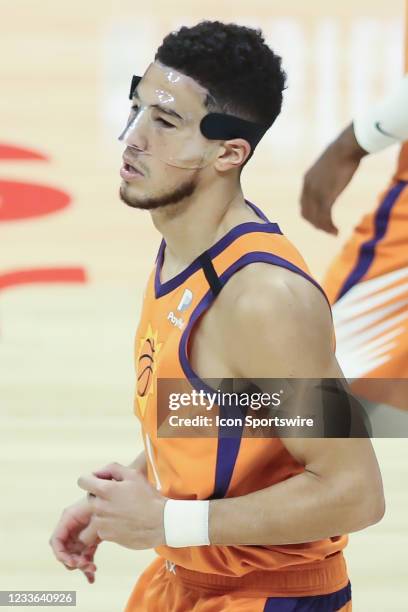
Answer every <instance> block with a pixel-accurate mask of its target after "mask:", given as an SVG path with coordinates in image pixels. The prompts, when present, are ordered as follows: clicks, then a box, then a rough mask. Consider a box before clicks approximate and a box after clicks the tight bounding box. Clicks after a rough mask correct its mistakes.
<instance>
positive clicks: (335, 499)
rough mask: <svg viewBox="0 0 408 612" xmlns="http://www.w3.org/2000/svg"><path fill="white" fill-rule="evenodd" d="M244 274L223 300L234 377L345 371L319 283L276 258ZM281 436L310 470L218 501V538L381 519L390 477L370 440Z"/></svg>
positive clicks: (341, 527)
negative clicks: (275, 264) (274, 264)
mask: <svg viewBox="0 0 408 612" xmlns="http://www.w3.org/2000/svg"><path fill="white" fill-rule="evenodd" d="M239 274H240V275H241V284H238V283H237V284H235V287H236V288H238V287H241V288H242V287H245V292H242V290H240V291H235V288H234V286H232V287H231V291H225V296H224V298H225V299H226V303H225V306H228V303H227V302H228V300H229V301H230V302H231V304H230V306H232V307H231V308H229V309H226V308H223V309H222V312H223V313H225V320H223V321H222V329H223V330H224V331H225V337H224V338H223V341H224V343H225V346H228V355H229V356H230V360H231V361H230V363H229V365H230V367H231V369H232V370H233V371H234V373H235V374H234V376H235V377H236V378H245V379H248V378H251V379H254V380H255V379H260V378H272V377H273V378H317V379H320V378H336V379H338V378H340V379H343V380H344V377H343V374H342V372H341V370H340V367H339V365H338V363H337V361H336V358H335V355H334V352H333V345H332V320H331V315H330V309H329V306H328V304H327V302H326V300H325V298H324V297H323V295H322V294H321V292H320V290H319V289H317V288H316V287H314V286H313V285H312V284H311V283H309V282H308V281H305V279H303V278H302V277H301V276H298V275H296V274H293V273H292V272H289V271H287V270H281V269H276V270H275V271H274V273H273V274H271V271H270V266H269V265H268V264H254V265H253V266H249V267H248V268H246V269H244V270H242V271H241V272H240V273H238V274H237V275H236V277H238V275H239ZM242 275H245V278H243V277H242ZM234 280H235V279H231V281H230V283H233V281H234ZM242 280H244V282H243V283H242ZM237 281H238V278H237ZM226 289H227V288H226ZM254 295H255V296H256V299H254V297H253V296H254ZM222 316H223V317H224V315H222ZM237 329H239V330H240V332H239V334H237ZM281 441H282V443H283V444H284V446H285V447H286V448H287V450H288V451H289V452H290V453H291V455H292V456H293V457H294V458H295V459H296V460H297V461H298V462H299V463H300V464H302V465H303V466H304V472H302V473H300V474H298V475H296V476H294V477H292V478H289V479H287V480H285V481H283V482H279V483H278V484H275V485H273V486H270V487H268V488H265V489H263V490H260V491H256V492H254V493H251V494H248V495H244V496H241V497H235V498H226V499H220V500H212V501H211V502H210V507H209V517H210V518H209V539H210V543H211V544H218V545H234V544H237V545H239V544H248V545H250V544H254V545H256V544H258V545H267V544H276V545H279V544H297V543H303V542H310V541H315V540H320V539H323V538H328V537H331V536H336V535H339V534H344V533H350V532H354V531H358V530H360V529H364V528H365V527H368V526H369V525H372V524H374V523H376V522H378V521H379V520H380V519H381V518H382V516H383V514H384V509H385V502H384V494H383V487H382V480H381V474H380V470H379V467H378V464H377V460H376V457H375V454H374V450H373V447H372V444H371V441H370V439H368V438H345V439H341V438H294V437H292V438H289V437H287V438H281Z"/></svg>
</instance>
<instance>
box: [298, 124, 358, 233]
mask: <svg viewBox="0 0 408 612" xmlns="http://www.w3.org/2000/svg"><path fill="white" fill-rule="evenodd" d="M364 155H366V151H364V150H363V149H362V148H361V147H360V146H359V144H358V143H357V141H356V139H355V136H354V130H353V126H352V125H351V126H349V127H348V128H346V129H345V130H344V132H342V133H341V134H340V136H339V137H338V138H337V139H336V140H335V141H334V142H333V143H331V144H330V145H329V146H328V147H327V149H325V151H323V153H322V155H321V156H320V157H319V159H318V160H317V161H316V162H315V163H314V164H313V166H312V167H311V168H310V169H309V170H308V171H307V172H306V174H305V176H304V181H303V189H302V194H301V197H300V202H301V210H302V217H303V218H304V219H306V220H307V221H309V222H310V223H311V224H312V225H314V226H315V227H317V228H318V229H321V230H323V231H325V232H328V233H329V234H334V235H337V234H338V229H337V227H336V226H335V225H334V223H333V218H332V207H333V204H334V202H335V201H336V200H337V198H338V196H339V195H340V194H341V193H342V192H343V191H344V189H345V188H346V187H347V185H348V184H349V182H350V181H351V179H352V177H353V176H354V173H355V172H356V170H357V168H358V166H359V164H360V161H361V159H362V157H364Z"/></svg>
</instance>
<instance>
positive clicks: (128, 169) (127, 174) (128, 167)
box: [120, 155, 144, 181]
mask: <svg viewBox="0 0 408 612" xmlns="http://www.w3.org/2000/svg"><path fill="white" fill-rule="evenodd" d="M122 159H123V165H122V167H121V169H120V176H121V177H122V178H123V179H124V180H125V181H135V180H137V179H140V178H141V177H142V176H144V174H143V172H142V171H141V170H139V168H138V167H137V166H136V165H135V163H134V162H132V160H131V159H129V158H128V157H126V156H125V155H124V156H123V158H122Z"/></svg>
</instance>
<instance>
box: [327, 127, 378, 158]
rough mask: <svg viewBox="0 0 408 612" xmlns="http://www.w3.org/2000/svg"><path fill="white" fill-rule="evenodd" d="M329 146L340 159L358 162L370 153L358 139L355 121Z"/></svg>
mask: <svg viewBox="0 0 408 612" xmlns="http://www.w3.org/2000/svg"><path fill="white" fill-rule="evenodd" d="M329 148H331V149H332V151H333V153H334V154H335V156H336V158H338V159H339V160H340V159H342V160H355V161H356V162H358V161H360V160H361V159H362V158H363V157H365V156H366V155H368V153H367V151H366V150H365V149H363V148H362V147H361V146H360V144H359V143H358V141H357V138H356V135H355V132H354V125H353V123H351V124H350V125H348V126H347V127H346V128H345V129H344V130H343V131H342V132H341V133H340V134H339V136H338V137H337V138H336V140H335V141H334V142H332V144H331V145H329Z"/></svg>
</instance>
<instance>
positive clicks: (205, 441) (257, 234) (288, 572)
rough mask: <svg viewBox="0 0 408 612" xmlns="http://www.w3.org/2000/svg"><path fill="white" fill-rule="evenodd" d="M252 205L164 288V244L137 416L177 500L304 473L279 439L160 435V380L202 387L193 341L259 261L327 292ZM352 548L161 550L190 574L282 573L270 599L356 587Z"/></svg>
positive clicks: (149, 300)
mask: <svg viewBox="0 0 408 612" xmlns="http://www.w3.org/2000/svg"><path fill="white" fill-rule="evenodd" d="M248 205H249V206H250V207H251V208H252V209H253V210H254V211H255V212H256V214H257V215H258V216H259V218H260V219H259V222H247V223H242V224H240V225H238V226H236V227H234V228H233V229H231V230H230V231H229V232H228V233H227V234H226V235H225V236H224V237H223V238H221V239H220V240H218V242H216V243H215V244H214V245H213V246H212V247H210V248H209V249H208V250H207V251H205V252H204V253H203V254H202V255H200V256H199V257H197V258H196V259H195V260H194V261H193V262H192V263H191V264H190V265H189V266H188V267H187V268H186V269H185V270H184V271H182V272H181V273H179V274H177V275H176V276H175V277H174V278H172V279H171V280H169V281H166V282H163V283H162V282H161V278H160V276H161V267H162V263H163V260H164V252H165V248H166V245H165V242H164V241H163V242H162V244H161V246H160V249H159V253H158V257H157V260H156V265H155V268H154V270H153V272H152V274H151V276H150V278H149V281H148V285H147V288H146V293H145V297H144V304H143V310H142V314H141V320H140V324H139V327H138V331H137V335H136V342H135V362H136V374H137V388H136V393H135V412H136V415H137V416H138V418H139V419H140V422H141V425H142V433H143V440H144V444H145V451H146V457H147V462H148V478H149V480H150V481H151V482H152V483H153V484H154V485H155V486H156V487H157V488H158V489H159V490H160V491H161V492H162V493H163V495H165V496H167V497H170V498H173V499H209V498H222V497H236V496H239V495H245V494H248V493H251V492H253V491H256V490H260V489H263V488H265V487H268V486H271V485H274V484H276V483H278V482H280V481H283V480H285V479H287V478H291V477H292V476H295V475H296V474H299V473H300V472H302V471H303V470H304V467H303V466H302V465H300V464H299V463H297V461H295V459H294V458H293V457H292V456H291V455H290V454H289V453H288V451H287V450H286V448H285V447H284V445H283V444H282V442H281V441H280V440H279V439H278V438H247V437H242V435H241V436H237V437H234V438H228V437H222V436H220V435H218V437H216V436H215V437H211V438H210V437H206V438H198V437H195V438H181V437H180V438H176V437H172V438H168V437H167V438H165V437H161V436H158V433H157V381H158V380H160V379H169V378H172V379H183V380H184V381H185V382H186V384H188V385H190V384H191V386H193V385H194V386H196V385H197V381H200V379H199V377H198V375H197V374H196V373H195V372H194V371H193V369H192V367H191V364H190V361H189V338H190V335H191V332H192V329H193V328H194V325H195V324H196V322H197V321H198V319H199V317H200V316H201V315H202V314H203V313H204V312H205V311H206V310H207V309H208V308H210V307H211V304H212V302H213V301H214V299H215V298H216V296H217V295H218V293H219V292H220V291H222V288H223V287H224V286H225V285H226V283H228V281H229V279H230V278H231V277H232V276H233V274H234V273H235V272H237V271H238V270H240V269H242V268H243V267H244V266H248V265H251V264H252V263H255V262H264V263H269V264H271V265H274V266H282V267H284V268H286V269H288V270H290V271H292V272H293V273H295V274H299V275H301V276H302V277H303V278H304V279H305V282H310V283H313V284H314V285H315V286H316V287H317V288H318V289H319V290H321V291H322V292H323V290H322V289H321V288H320V286H319V285H318V284H317V283H316V281H315V280H314V279H313V278H312V277H311V276H310V274H309V271H308V268H307V266H306V264H305V262H304V260H303V258H302V257H301V255H300V254H299V252H298V251H297V250H296V248H295V247H294V246H293V245H292V244H291V243H290V242H289V240H288V239H287V238H286V237H285V236H284V235H283V234H282V232H281V231H280V229H279V226H278V225H277V224H276V223H271V222H269V221H268V219H267V218H266V217H265V216H264V214H263V213H262V212H261V211H260V210H259V209H258V208H256V207H255V206H254V205H253V204H250V203H249V202H248ZM254 299H256V296H254ZM201 382H202V383H203V385H204V382H203V381H201ZM191 388H192V387H191ZM196 388H197V386H196ZM248 519H249V520H251V517H248ZM346 542H347V536H340V535H339V536H337V537H333V538H328V539H325V540H322V541H317V542H309V543H306V544H296V545H284V546H227V547H226V546H200V547H189V548H170V547H167V546H162V547H160V548H158V549H157V552H158V553H159V555H161V556H162V557H164V558H165V559H166V560H168V561H169V562H172V563H175V564H176V565H177V566H178V567H181V568H184V571H187V572H188V571H193V572H201V573H205V574H218V575H224V576H231V577H235V576H240V577H243V576H244V575H245V576H247V577H248V575H249V574H250V573H251V572H255V573H257V575H258V579H259V572H262V571H265V570H267V571H268V572H272V573H273V579H272V578H271V580H272V582H273V584H272V583H271V584H272V586H271V584H270V585H269V586H270V591H269V596H271V595H276V596H284V595H288V594H291V593H293V594H296V595H299V596H300V595H314V594H322V593H330V592H333V591H335V590H336V589H341V588H343V587H345V586H346V585H347V582H348V578H347V572H346V568H345V562H344V558H343V554H342V552H341V551H342V549H343V548H344V546H345V545H346ZM294 569H296V570H297V571H294ZM254 575H255V574H254ZM271 576H272V574H271Z"/></svg>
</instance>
